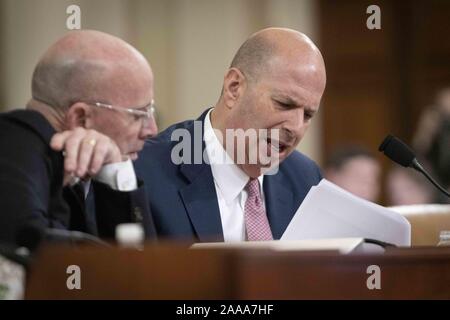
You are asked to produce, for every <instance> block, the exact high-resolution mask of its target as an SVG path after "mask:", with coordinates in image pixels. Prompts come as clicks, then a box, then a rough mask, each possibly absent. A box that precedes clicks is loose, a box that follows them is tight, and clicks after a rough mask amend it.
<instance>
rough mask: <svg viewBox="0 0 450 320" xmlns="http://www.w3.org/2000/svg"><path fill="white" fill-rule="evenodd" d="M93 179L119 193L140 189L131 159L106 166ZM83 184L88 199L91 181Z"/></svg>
mask: <svg viewBox="0 0 450 320" xmlns="http://www.w3.org/2000/svg"><path fill="white" fill-rule="evenodd" d="M93 179H94V180H96V181H99V182H102V183H104V184H106V185H108V186H109V187H111V188H112V189H113V190H118V191H133V190H136V189H137V187H138V185H137V179H136V173H135V172H134V167H133V163H132V162H131V160H130V159H128V160H126V161H122V162H115V163H110V164H106V165H104V166H103V167H102V168H101V169H100V171H99V172H98V173H97V175H96V176H95V177H93ZM81 183H82V184H83V188H84V197H85V198H87V195H88V193H89V189H90V187H91V179H88V180H86V181H81Z"/></svg>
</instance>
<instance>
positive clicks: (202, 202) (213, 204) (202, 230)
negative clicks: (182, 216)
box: [180, 164, 224, 242]
mask: <svg viewBox="0 0 450 320" xmlns="http://www.w3.org/2000/svg"><path fill="white" fill-rule="evenodd" d="M181 171H182V173H183V174H184V175H185V176H186V177H187V178H188V179H189V178H191V179H190V182H191V183H190V184H188V185H187V186H185V187H183V188H182V189H180V196H181V199H182V201H183V203H184V206H185V208H186V211H187V213H188V215H189V219H190V220H191V223H192V225H193V226H194V229H195V232H196V233H197V236H198V238H199V240H200V241H202V242H204V241H223V240H224V239H223V230H222V222H221V219H220V209H219V205H218V202H217V195H216V188H215V186H214V179H213V176H212V173H211V168H210V166H209V165H207V164H203V165H182V167H181ZM194 176H195V178H194ZM192 178H194V179H192Z"/></svg>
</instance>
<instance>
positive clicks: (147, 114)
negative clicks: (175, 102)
mask: <svg viewBox="0 0 450 320" xmlns="http://www.w3.org/2000/svg"><path fill="white" fill-rule="evenodd" d="M86 104H89V105H91V106H94V107H98V108H103V109H109V110H116V111H120V112H125V113H128V114H131V115H133V116H137V117H139V119H146V120H149V119H151V118H153V119H154V115H155V111H156V106H155V101H154V100H153V99H152V101H151V102H150V104H148V105H146V106H144V107H141V108H135V109H133V108H125V107H119V106H114V105H111V104H107V103H102V102H90V103H86ZM144 108H145V109H146V111H143V110H139V109H144Z"/></svg>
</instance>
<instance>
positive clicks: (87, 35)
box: [32, 30, 153, 111]
mask: <svg viewBox="0 0 450 320" xmlns="http://www.w3.org/2000/svg"><path fill="white" fill-rule="evenodd" d="M152 84H153V75H152V72H151V69H150V66H149V64H148V62H147V61H146V59H145V58H144V57H143V56H142V54H141V53H139V52H138V51H137V50H136V49H135V48H133V47H132V46H131V45H129V44H128V43H126V42H124V41H123V40H121V39H119V38H116V37H114V36H111V35H109V34H106V33H103V32H99V31H91V30H82V31H73V32H69V33H68V34H66V35H65V36H63V37H62V38H61V39H59V40H58V41H57V42H56V43H54V44H53V45H52V46H51V47H50V48H49V49H48V50H47V52H45V54H44V55H43V57H42V58H41V60H40V61H39V63H38V64H37V66H36V68H35V70H34V73H33V78H32V95H33V98H34V99H36V100H38V101H41V102H45V103H47V104H48V105H50V106H52V107H53V108H55V109H58V110H59V111H65V110H67V108H69V107H70V106H71V105H72V104H73V103H75V102H77V101H98V102H106V103H113V102H114V103H116V104H120V103H121V102H125V101H126V100H127V99H128V98H129V97H130V96H133V95H135V94H136V93H137V92H142V90H147V91H149V90H150V91H151V90H152ZM151 94H152V92H151ZM141 95H142V94H141ZM142 103H145V102H144V101H143V102H142Z"/></svg>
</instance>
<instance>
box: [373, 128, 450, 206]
mask: <svg viewBox="0 0 450 320" xmlns="http://www.w3.org/2000/svg"><path fill="white" fill-rule="evenodd" d="M378 151H380V152H383V153H384V154H385V155H386V156H387V157H388V158H389V159H391V160H392V161H394V162H396V163H398V164H400V165H402V166H404V167H407V168H408V167H411V168H413V169H415V170H417V171H419V172H420V173H422V174H423V175H424V176H425V177H426V178H427V179H428V180H429V181H430V182H431V183H432V184H433V185H434V186H435V187H436V188H438V189H439V190H440V191H441V192H442V193H444V194H445V195H446V196H447V197H450V194H449V193H448V191H447V190H445V189H444V188H443V187H441V186H440V185H439V184H438V183H437V182H436V181H435V180H434V179H433V178H432V177H431V176H430V175H429V174H428V172H426V171H425V169H424V168H423V167H422V165H421V164H420V163H419V161H417V158H416V155H415V154H414V151H413V150H412V149H411V148H410V147H409V146H408V145H407V144H405V143H404V142H403V141H401V140H400V139H398V138H397V137H394V136H393V135H388V136H387V137H386V138H384V140H383V142H382V143H381V144H380V146H379V148H378Z"/></svg>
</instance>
